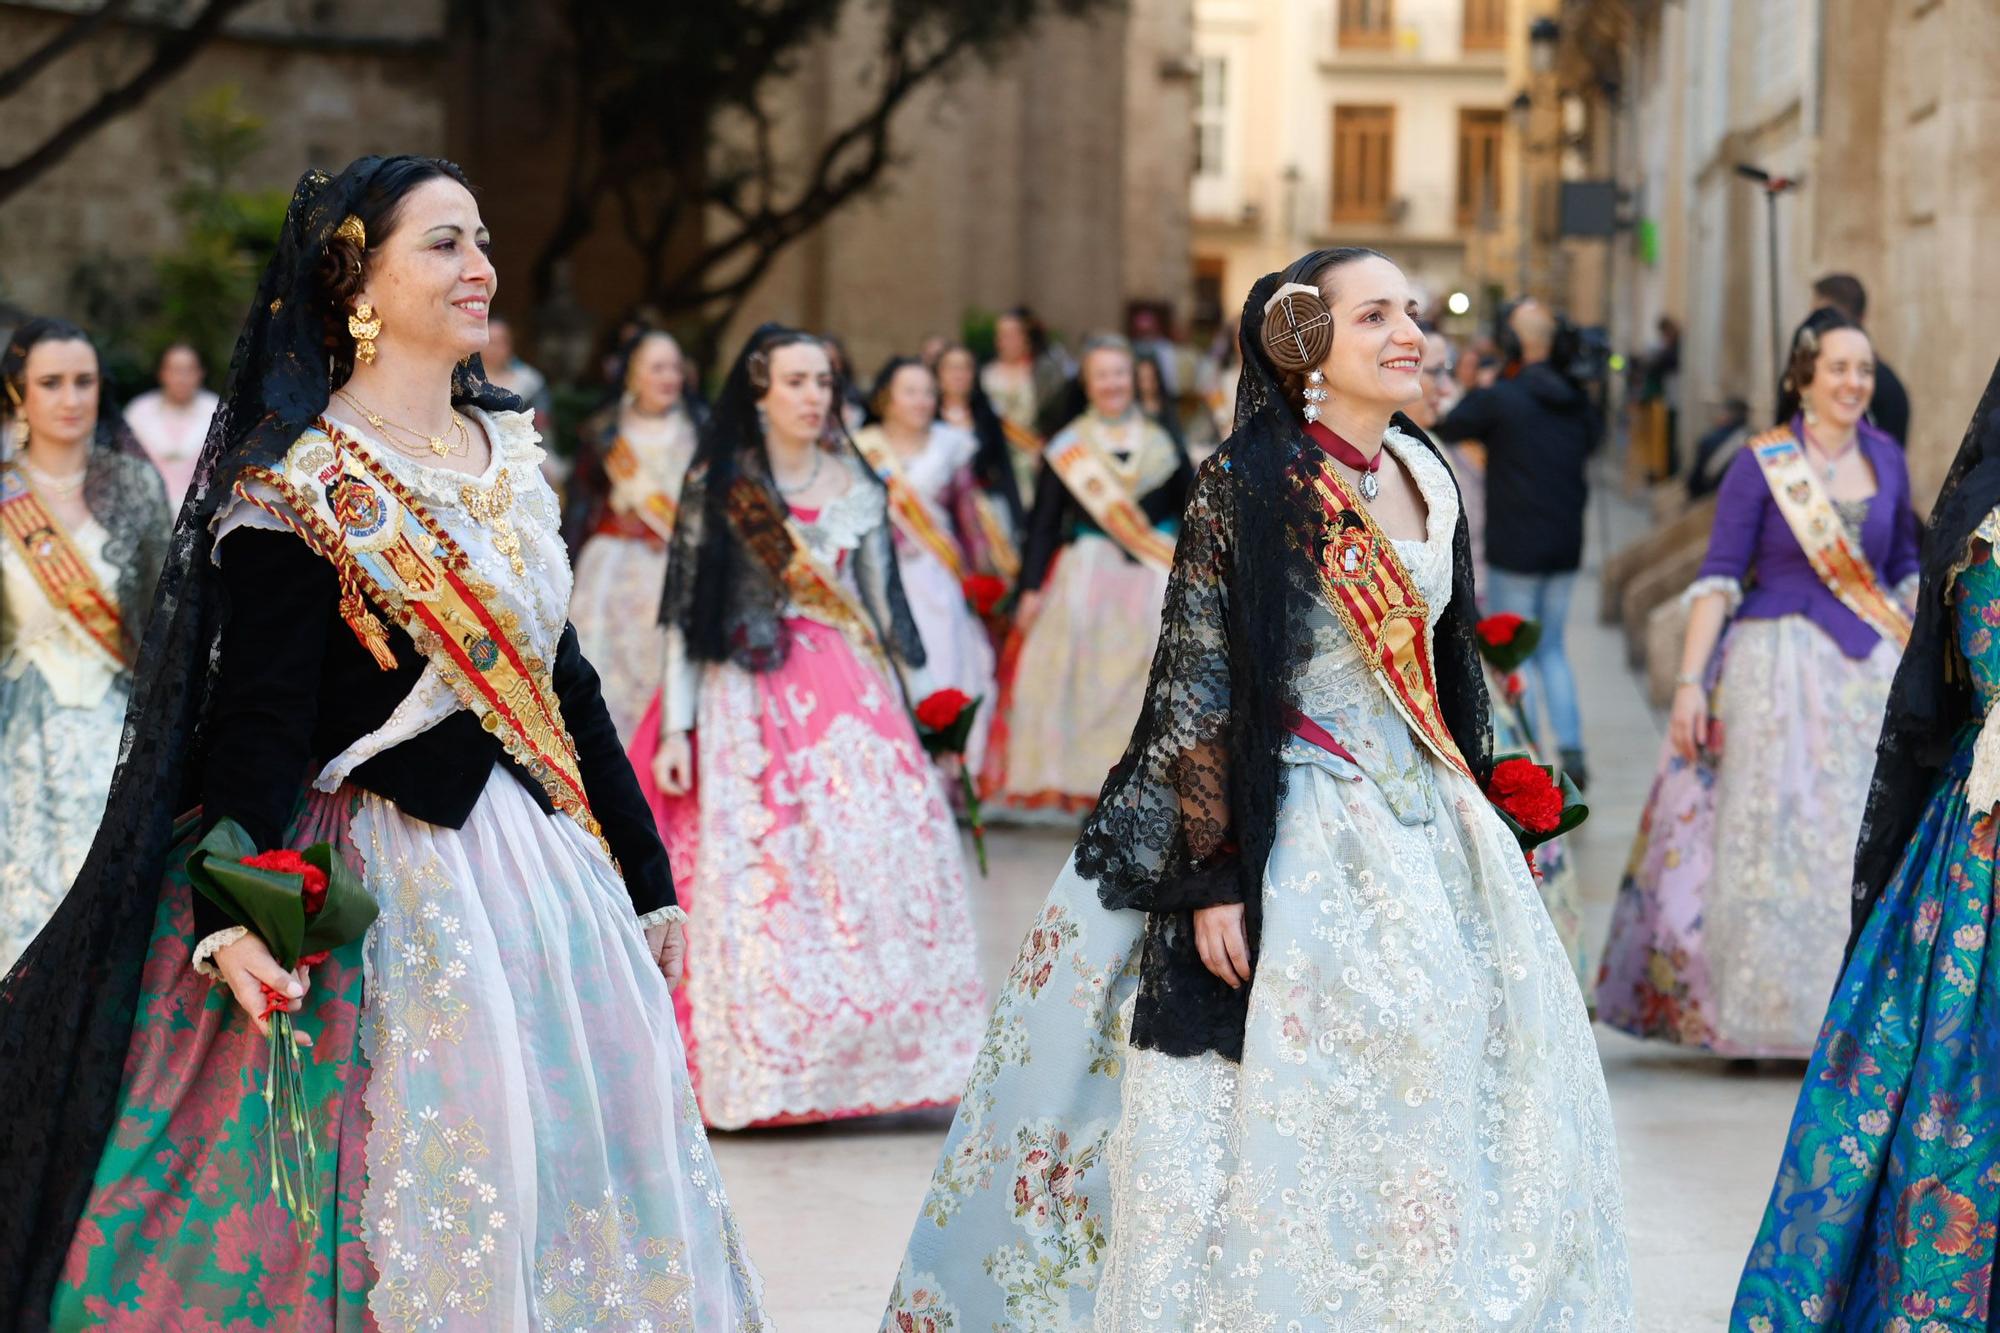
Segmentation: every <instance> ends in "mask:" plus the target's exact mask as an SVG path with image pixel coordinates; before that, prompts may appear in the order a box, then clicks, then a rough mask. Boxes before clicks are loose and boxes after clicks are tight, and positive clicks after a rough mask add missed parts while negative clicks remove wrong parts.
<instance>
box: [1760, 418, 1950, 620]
mask: <svg viewBox="0 0 2000 1333" xmlns="http://www.w3.org/2000/svg"><path fill="white" fill-rule="evenodd" d="M1750 449H1751V451H1752V452H1753V453H1754V454H1755V455H1756V457H1757V466H1758V467H1760V468H1762V469H1763V470H1764V482H1765V484H1766V485H1768V486H1769V487H1770V488H1771V498H1772V499H1773V500H1774V501H1776V503H1777V506H1778V512H1779V513H1780V514H1782V515H1783V516H1784V519H1785V526H1786V527H1788V528H1790V529H1791V530H1792V536H1793V537H1794V538H1795V539H1796V540H1797V541H1798V544H1799V549H1800V550H1802V551H1804V552H1805V554H1806V560H1807V561H1808V562H1810V563H1811V565H1812V567H1813V572H1814V573H1815V574H1817V575H1819V581H1820V582H1821V583H1823V584H1825V585H1826V588H1827V591H1829V592H1831V593H1832V594H1833V595H1834V596H1835V597H1837V598H1839V599H1840V602H1841V605H1843V606H1845V607H1846V608H1847V609H1848V610H1850V611H1852V612H1853V613H1854V614H1855V615H1857V616H1860V617H1861V618H1862V619H1863V620H1865V621H1867V622H1868V624H1869V625H1870V626H1871V627H1872V628H1873V629H1874V630H1875V632H1876V633H1877V634H1880V635H1881V636H1882V637H1883V638H1885V639H1887V640H1889V642H1891V643H1893V644H1895V645H1896V647H1897V648H1898V649H1899V650H1900V649H1902V648H1904V647H1906V646H1908V644H1909V642H1910V616H1909V613H1908V612H1907V611H1905V610H1904V609H1903V607H1902V604H1901V603H1900V602H1898V601H1897V600H1896V599H1895V598H1893V597H1891V596H1890V595H1889V594H1888V593H1887V592H1886V591H1884V589H1883V587H1882V584H1881V582H1880V581H1879V580H1878V579H1877V578H1876V577H1875V570H1874V568H1873V567H1872V566H1871V565H1870V564H1869V563H1868V557H1867V556H1866V555H1864V554H1862V553H1861V552H1860V551H1858V550H1856V549H1855V543H1854V542H1853V541H1851V540H1850V539H1849V538H1848V535H1847V525H1846V524H1845V523H1843V522H1841V521H1840V512H1839V511H1838V510H1836V509H1835V508H1834V507H1833V500H1832V498H1831V497H1829V496H1828V495H1827V493H1826V491H1825V489H1824V488H1822V487H1821V486H1820V484H1819V478H1818V477H1815V476H1814V475H1813V470H1812V466H1811V465H1810V464H1809V463H1807V462H1806V455H1805V450H1804V449H1803V448H1802V447H1800V445H1799V441H1798V437H1797V436H1795V435H1793V434H1792V430H1791V427H1789V426H1779V427H1777V428H1776V429H1774V430H1768V431H1766V432H1764V433H1763V434H1762V435H1759V436H1758V437H1757V438H1756V439H1754V440H1752V441H1750Z"/></svg>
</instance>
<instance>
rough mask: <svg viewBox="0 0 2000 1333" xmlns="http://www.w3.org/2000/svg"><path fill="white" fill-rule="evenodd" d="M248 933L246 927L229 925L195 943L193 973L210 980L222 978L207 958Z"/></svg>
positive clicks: (218, 970)
mask: <svg viewBox="0 0 2000 1333" xmlns="http://www.w3.org/2000/svg"><path fill="white" fill-rule="evenodd" d="M249 933H250V931H249V928H248V927H245V926H229V927H227V928H226V929H223V930H218V931H216V932H215V933H214V934H213V935H210V936H209V937H208V938H207V939H204V940H203V941H202V942H201V943H200V944H197V945H195V946H194V970H195V975H196V976H202V977H207V978H208V979H209V980H210V981H220V980H222V971H221V969H220V968H218V967H216V965H215V964H214V963H211V962H210V961H209V959H211V958H213V957H215V955H216V954H217V953H218V952H220V951H221V950H223V949H227V948H228V947H229V946H230V945H232V944H234V943H236V941H238V940H240V939H242V938H243V937H244V936H245V935H248V934H249Z"/></svg>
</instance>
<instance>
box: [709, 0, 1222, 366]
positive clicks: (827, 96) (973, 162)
mask: <svg viewBox="0 0 2000 1333" xmlns="http://www.w3.org/2000/svg"><path fill="white" fill-rule="evenodd" d="M872 21H873V18H872V16H871V15H869V14H868V12H867V10H866V7H860V6H857V7H855V9H854V10H853V11H852V12H851V14H850V20H849V21H848V22H847V23H846V24H844V25H843V27H842V29H841V30H840V31H839V32H838V33H836V34H835V35H834V36H833V37H832V38H830V39H829V40H828V41H827V42H825V43H823V44H822V45H821V46H820V47H819V48H818V49H817V50H816V51H815V52H814V53H813V56H812V59H811V60H810V62H809V63H808V65H807V68H806V69H805V70H804V71H803V72H802V76H801V78H800V79H799V80H798V82H797V87H796V88H795V89H794V91H795V93H796V94H797V96H798V97H799V98H800V99H801V101H802V103H803V104H804V105H805V106H808V107H810V108H811V110H810V111H809V112H808V113H807V114H806V115H805V116H804V117H803V120H804V121H805V123H808V124H821V125H838V124H841V123H844V122H845V120H846V118H847V117H848V116H849V115H851V113H852V112H853V110H854V109H855V108H854V106H853V105H852V101H853V99H854V98H856V97H858V96H860V92H859V91H858V89H857V86H856V84H857V81H855V80H852V79H850V78H848V77H846V76H845V72H846V71H849V70H852V69H854V68H856V67H857V66H858V65H859V63H860V62H861V61H862V60H864V59H865V58H866V52H867V51H868V49H869V33H868V24H870V23H871V22H872ZM1191 43H1192V12H1191V0H1128V3H1126V4H1124V5H1122V6H1114V7H1112V8H1111V9H1109V10H1108V11H1105V12H1101V13H1099V14H1097V15H1096V16H1094V17H1093V18H1091V19H1089V20H1074V19H1064V18H1057V19H1051V20H1048V21H1046V22H1044V24H1043V25H1042V26H1041V27H1040V28H1039V29H1038V30H1037V31H1035V32H1033V33H1031V34H1030V35H1029V36H1028V38H1027V40H1026V41H1025V42H1024V43H1023V44H1022V45H1021V46H1019V47H1018V48H1016V49H1015V50H1014V51H1013V52H1012V53H1011V54H1010V55H1008V56H1007V57H1006V58H1005V59H1004V60H1002V61H1001V62H999V63H998V64H996V65H994V66H992V67H982V66H977V65H975V66H973V67H972V68H970V69H968V70H967V71H966V72H965V73H964V74H962V75H961V76H960V77H959V78H958V79H956V80H955V81H953V82H952V83H949V84H945V85H939V86H936V87H932V88H929V89H926V90H924V91H922V92H919V93H918V94H917V95H916V96H915V97H913V99H912V101H911V102H910V103H909V104H908V105H906V106H905V107H904V108H903V109H902V110H901V111H900V112H899V113H898V116H897V119H896V122H895V130H896V134H897V139H896V142H897V156H896V160H895V162H894V163H893V165H892V166H891V168H890V170H889V171H888V173H886V176H885V178H884V181H883V183H882V185H881V186H880V188H878V189H877V190H876V191H874V192H873V193H872V194H871V195H869V196H868V197H866V198H863V199H860V200H858V201H856V202H854V203H853V204H851V205H850V206H848V207H847V208H845V209H843V210H842V211H841V212H839V213H838V214H836V215H835V216H834V217H833V218H832V219H830V220H829V221H828V222H827V223H826V224H825V225H824V226H822V227H820V228H819V229H818V230H817V231H816V232H814V233H813V234H812V235H811V236H809V237H807V238H806V239H805V240H804V241H802V242H801V243H800V244H799V245H798V246H797V247H795V248H794V249H793V250H792V251H791V252H790V253H788V254H787V255H785V256H783V257H782V258H781V259H780V260H779V261H778V262H777V263H776V264H775V265H774V266H773V268H772V270H771V272H770V273H769V274H768V275H767V276H766V277H765V278H764V280H763V282H762V283H761V284H760V285H759V286H758V288H757V290H756V291H755V292H754V294H753V295H752V296H751V298H750V299H749V300H748V301H747V302H746V303H745V305H744V308H743V311H742V314H741V315H740V317H739V318H738V320H737V322H736V323H737V327H735V328H733V329H731V330H730V331H729V332H728V334H727V335H725V337H724V339H723V346H724V347H725V348H728V347H732V346H734V345H735V343H736V342H737V341H738V340H739V339H740V338H741V336H742V335H743V334H745V333H747V332H748V331H749V329H750V328H751V327H754V325H755V324H756V323H757V322H759V321H761V320H765V319H779V320H786V321H795V322H798V323H801V324H803V325H805V326H807V327H811V328H819V329H828V330H832V331H834V332H837V333H839V334H840V335H841V336H842V337H843V339H844V340H845V341H846V343H847V345H848V349H849V351H850V353H851V354H852V356H853V359H854V361H855V368H856V369H857V371H859V372H860V373H861V374H863V375H864V376H865V375H867V374H869V373H870V372H872V370H873V369H874V367H875V366H876V365H878V364H879V363H880V362H881V361H882V360H884V359H885V358H886V357H887V356H889V355H890V354H891V353H892V352H897V351H902V352H910V351H914V350H915V349H916V347H917V346H918V344H919V342H920V341H921V340H922V339H923V337H924V336H925V335H926V334H930V333H945V334H949V335H954V336H955V335H956V334H957V332H958V331H959V329H960V327H961V325H962V323H963V321H964V319H965V318H966V316H967V315H968V314H973V313H980V312H983V313H986V314H991V313H994V312H998V311H1000V310H1003V309H1006V308H1007V307H1009V306H1012V305H1017V304H1025V305H1028V306H1030V307H1032V308H1033V309H1034V310H1035V311H1036V313H1037V314H1038V315H1040V316H1041V318H1042V320H1043V321H1044V323H1046V324H1047V325H1048V326H1049V327H1050V328H1051V330H1053V331H1054V332H1056V333H1057V334H1059V335H1060V336H1062V337H1064V338H1065V339H1067V340H1069V341H1070V342H1071V344H1072V345H1074V343H1075V341H1076V340H1077V339H1078V338H1080V337H1081V336H1083V335H1085V334H1087V333H1089V332H1092V331H1094V330H1099V329H1115V328H1120V327H1122V326H1123V323H1124V317H1125V314H1126V311H1127V308H1128V306H1129V305H1130V304H1131V303H1135V302H1159V303H1164V304H1166V305H1169V306H1171V307H1172V308H1173V309H1174V310H1175V311H1176V312H1177V313H1178V314H1179V315H1181V316H1185V315H1186V314H1187V313H1188V303H1189V292H1190V273H1189V267H1188V255H1189V252H1190V243H1189V231H1188V216H1187V183H1188V172H1189V162H1190V154H1191V151H1192V150H1191V147H1190V135H1191V123H1192V122H1191V109H1192V96H1193V82H1192V78H1191V76H1190V66H1189V52H1190V49H1191ZM805 146H806V147H808V148H809V149H810V148H811V147H815V146H816V144H814V143H813V141H812V136H810V135H808V136H807V138H806V145H805Z"/></svg>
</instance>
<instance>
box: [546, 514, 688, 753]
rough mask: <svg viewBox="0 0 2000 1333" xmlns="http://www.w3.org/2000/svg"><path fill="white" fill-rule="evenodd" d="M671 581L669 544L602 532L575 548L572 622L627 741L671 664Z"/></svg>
mask: <svg viewBox="0 0 2000 1333" xmlns="http://www.w3.org/2000/svg"><path fill="white" fill-rule="evenodd" d="M666 579H667V548H666V546H665V545H664V544H663V543H660V542H657V541H651V540H647V539H644V538H639V537H621V536H619V535H617V534H616V533H609V532H600V533H597V534H595V535H593V536H592V537H590V538H589V539H587V540H586V541H585V542H584V543H583V549H582V550H580V551H578V552H577V553H576V582H575V584H574V586H573V588H572V590H571V592H570V598H569V619H570V623H571V624H572V625H574V626H576V643H577V647H578V648H580V649H582V651H583V657H584V660H585V661H587V662H589V663H590V664H591V666H593V667H595V668H596V669H597V676H598V680H599V682H600V683H601V685H602V688H603V691H604V707H605V710H606V711H607V712H609V713H610V714H611V724H612V725H613V726H615V727H617V728H618V739H619V740H621V741H623V742H624V743H625V744H627V745H630V744H631V743H632V738H633V736H634V735H635V734H636V733H637V731H638V726H639V716H640V714H642V713H644V712H645V711H646V705H647V703H648V702H649V701H651V699H652V697H653V695H654V693H655V692H656V691H658V690H659V688H660V675H661V672H662V671H663V669H664V668H665V665H666V660H667V633H666V631H665V630H664V629H662V628H660V589H661V587H662V586H663V585H664V584H665V583H666Z"/></svg>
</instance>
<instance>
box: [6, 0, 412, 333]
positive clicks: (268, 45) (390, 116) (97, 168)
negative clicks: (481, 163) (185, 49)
mask: <svg viewBox="0 0 2000 1333" xmlns="http://www.w3.org/2000/svg"><path fill="white" fill-rule="evenodd" d="M86 7H88V6H85V5H81V4H76V3H63V2H61V0H57V2H54V3H0V51H5V52H9V53H14V52H26V51H28V50H31V49H33V48H34V47H36V46H39V45H40V44H41V43H42V42H43V41H44V40H46V39H47V37H48V36H50V35H51V34H53V33H55V32H57V31H59V30H60V28H61V26H62V25H63V24H65V23H67V22H68V21H69V19H70V18H71V17H72V16H73V15H74V14H75V13H76V11H77V10H79V9H82V8H86ZM445 8H446V4H445V0H339V3H337V4H335V3H331V2H330V0H319V2H316V3H306V4H301V3H294V2H293V0H258V3H256V4H254V5H252V6H250V7H249V8H248V9H246V10H245V11H244V12H243V13H242V14H241V15H240V16H239V17H238V18H237V19H236V20H235V21H233V22H232V23H231V24H230V25H229V26H228V28H227V30H226V32H225V34H224V35H223V36H221V37H219V38H218V39H216V40H215V41H214V42H212V43H210V44H209V45H208V46H206V47H204V48H203V49H202V50H201V51H200V52H199V53H198V54H197V55H196V56H195V58H194V59H193V60H192V61H191V62H190V63H189V64H188V65H187V66H186V67H185V68H184V69H182V70H181V71H180V73H179V74H177V75H176V76H174V77H173V78H172V79H170V80H168V81H167V82H166V83H164V84H163V85H162V86H161V87H160V88H158V89H157V90H156V91H155V92H154V93H153V95H152V96H151V97H150V98H148V99H147V100H146V101H145V102H144V103H142V104H141V105H140V106H139V107H138V108H137V109H136V110H134V111H132V112H129V113H128V114H126V115H124V116H122V117H120V118H118V119H116V120H113V121H112V122H110V123H109V124H107V125H106V126H104V127H103V128H102V129H100V130H98V131H97V132H96V133H95V134H94V135H92V136H91V137H90V138H89V139H87V140H85V141H84V142H83V144H82V145H81V146H79V147H78V148H77V149H76V150H75V151H73V152H72V153H71V154H70V155H69V156H68V157H67V158H65V159H64V160H63V161H62V162H60V163H59V164H58V165H57V166H55V167H54V168H53V169H52V170H51V171H49V172H48V173H47V174H46V175H44V176H43V177H41V179H40V180H38V181H37V182H35V183H34V184H33V185H31V186H30V187H29V188H28V189H27V190H26V191H25V192H24V193H22V194H19V195H16V196H14V197H13V198H12V199H11V200H9V201H8V202H7V203H6V204H4V205H0V301H5V302H7V303H9V304H11V305H14V306H17V307H19V308H21V309H23V310H27V311H36V312H39V311H55V312H62V313H67V314H71V315H78V314H82V313H84V312H83V311H82V310H81V309H80V308H79V307H80V304H81V303H82V302H83V300H84V296H83V293H84V292H85V291H87V290H89V289H91V288H102V287H103V286H106V285H109V286H112V287H114V288H115V287H116V286H117V285H118V284H119V283H120V282H122V281H124V276H123V275H126V274H130V275H133V276H134V277H135V278H137V277H139V276H142V275H144V274H146V273H149V272H150V266H151V264H152V262H153V259H154V257H155V256H157V255H159V254H160V253H162V252H164V251H167V250H170V249H172V248H173V247H174V245H175V244H176V243H177V242H178V241H179V240H180V235H179V230H180V229H179V222H178V220H177V219H176V217H175V216H174V213H173V211H172V209H171V208H170V207H169V201H170V200H171V199H172V197H173V195H174V193H175V192H176V191H177V190H179V189H181V188H182V187H184V186H185V185H187V184H188V183H189V180H190V174H189V166H188V163H187V162H186V160H185V153H184V150H183V147H182V142H181V137H180V124H181V119H182V116H183V115H184V113H185V111H186V109H187V106H188V104H189V102H190V101H191V100H192V99H194V98H195V97H197V96H199V95H200V94H202V93H203V92H205V91H207V90H209V89H212V88H214V87H216V86H217V85H221V84H233V85H235V86H236V87H237V88H239V89H240V91H241V103H242V105H243V106H244V108H245V109H247V110H249V111H251V112H253V113H255V114H257V115H258V116H260V117H261V118H262V119H263V121H264V130H263V143H262V147H261V148H260V149H259V150H258V152H257V153H256V155H255V157H254V158H253V159H252V160H251V161H250V163H249V164H248V166H247V168H246V170H245V172H244V174H243V178H242V179H241V180H239V181H237V182H236V184H237V185H238V186H240V187H241V188H246V189H258V188H273V189H288V188H289V187H290V186H291V185H292V183H293V182H294V181H296V180H297V179H298V177H299V175H300V173H301V172H303V171H304V170H305V169H306V168H307V167H311V166H322V167H327V168H330V169H333V170H338V169H339V168H340V167H342V166H344V165H346V164H347V163H348V162H349V161H350V160H352V159H353V158H355V157H359V156H361V155H363V154H365V153H374V152H423V153H439V152H443V151H444V150H445V148H446V146H447V144H448V142H449V133H448V125H447V119H448V118H447V101H446V97H445V93H444V89H443V84H442V81H441V79H440V78H439V75H438V63H439V61H438V58H439V56H440V54H441V53H442V51H443V43H442V40H441V39H442V34H443V28H444V22H445ZM153 36H154V33H153V31H152V30H151V29H146V28H142V27H126V28H120V29H114V30H112V31H110V32H109V33H107V34H104V35H101V36H100V37H98V38H95V39H93V40H92V41H90V42H88V43H85V44H84V45H82V46H81V47H79V48H78V49H77V50H75V51H72V52H70V53H68V54H66V55H65V56H63V57H62V58H61V59H60V60H59V61H58V62H57V63H56V64H55V65H53V66H52V67H50V68H49V69H48V70H46V71H44V72H43V73H42V74H41V75H40V76H39V77H38V78H37V79H36V80H35V81H34V82H33V83H31V84H30V85H29V86H28V87H27V88H25V89H24V90H22V91H21V92H20V93H18V94H17V95H15V96H14V97H12V98H10V99H8V100H7V101H5V102H0V125H5V126H6V130H5V132H4V133H0V156H4V159H5V160H9V161H11V160H14V159H16V158H18V157H19V156H20V155H21V154H22V152H23V151H24V150H25V146H27V145H32V144H35V143H39V142H41V141H42V139H43V138H44V137H45V136H46V135H47V134H48V133H49V132H50V131H52V130H53V129H54V128H55V127H56V126H58V125H60V124H62V123H64V122H65V121H67V120H68V119H69V118H70V117H71V116H73V115H74V114H76V112H77V111H78V110H80V109H81V108H82V107H84V106H86V105H88V104H89V103H90V101H91V100H92V99H93V98H94V97H95V95H96V93H97V91H98V90H99V89H101V88H102V87H104V86H106V84H107V83H109V82H110V81H111V78H112V76H114V75H116V74H118V73H120V72H122V71H129V70H131V69H134V68H136V67H137V66H138V65H139V64H140V63H142V62H143V60H144V58H145V56H146V54H147V52H148V51H149V50H150V48H151V45H152V39H153ZM113 295H115V292H114V293H113Z"/></svg>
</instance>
